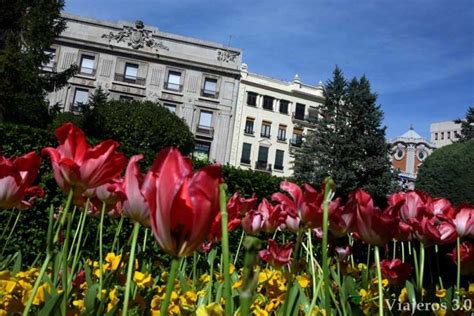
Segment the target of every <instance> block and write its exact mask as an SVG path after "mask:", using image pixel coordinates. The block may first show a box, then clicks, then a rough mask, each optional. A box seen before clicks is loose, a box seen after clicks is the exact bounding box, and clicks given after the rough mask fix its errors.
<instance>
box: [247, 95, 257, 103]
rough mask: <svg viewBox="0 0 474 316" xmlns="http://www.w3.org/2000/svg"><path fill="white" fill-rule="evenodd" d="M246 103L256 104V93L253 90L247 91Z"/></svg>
mask: <svg viewBox="0 0 474 316" xmlns="http://www.w3.org/2000/svg"><path fill="white" fill-rule="evenodd" d="M247 104H248V105H250V106H257V94H256V93H255V92H247Z"/></svg>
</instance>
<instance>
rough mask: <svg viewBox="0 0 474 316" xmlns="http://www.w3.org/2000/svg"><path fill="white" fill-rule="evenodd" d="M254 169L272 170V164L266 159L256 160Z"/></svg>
mask: <svg viewBox="0 0 474 316" xmlns="http://www.w3.org/2000/svg"><path fill="white" fill-rule="evenodd" d="M255 170H258V171H265V172H270V173H271V172H272V164H270V163H267V162H266V161H256V162H255Z"/></svg>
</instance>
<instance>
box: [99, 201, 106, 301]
mask: <svg viewBox="0 0 474 316" xmlns="http://www.w3.org/2000/svg"><path fill="white" fill-rule="evenodd" d="M104 215H105V203H104V202H102V210H101V212H100V224H99V271H100V273H99V293H100V294H99V295H102V285H103V283H102V282H103V279H104V277H103V274H104V270H103V269H104V258H103V247H102V246H103V245H102V236H103V233H104Z"/></svg>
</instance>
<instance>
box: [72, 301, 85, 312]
mask: <svg viewBox="0 0 474 316" xmlns="http://www.w3.org/2000/svg"><path fill="white" fill-rule="evenodd" d="M72 305H73V306H76V307H77V308H78V309H79V311H80V312H83V311H85V310H86V305H85V304H84V300H76V301H72Z"/></svg>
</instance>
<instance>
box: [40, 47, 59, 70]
mask: <svg viewBox="0 0 474 316" xmlns="http://www.w3.org/2000/svg"><path fill="white" fill-rule="evenodd" d="M44 54H45V55H46V56H48V57H49V60H48V61H47V62H46V63H45V64H44V66H43V68H44V69H45V70H49V71H54V70H55V68H56V60H55V59H56V49H54V48H47V49H45V50H44Z"/></svg>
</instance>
